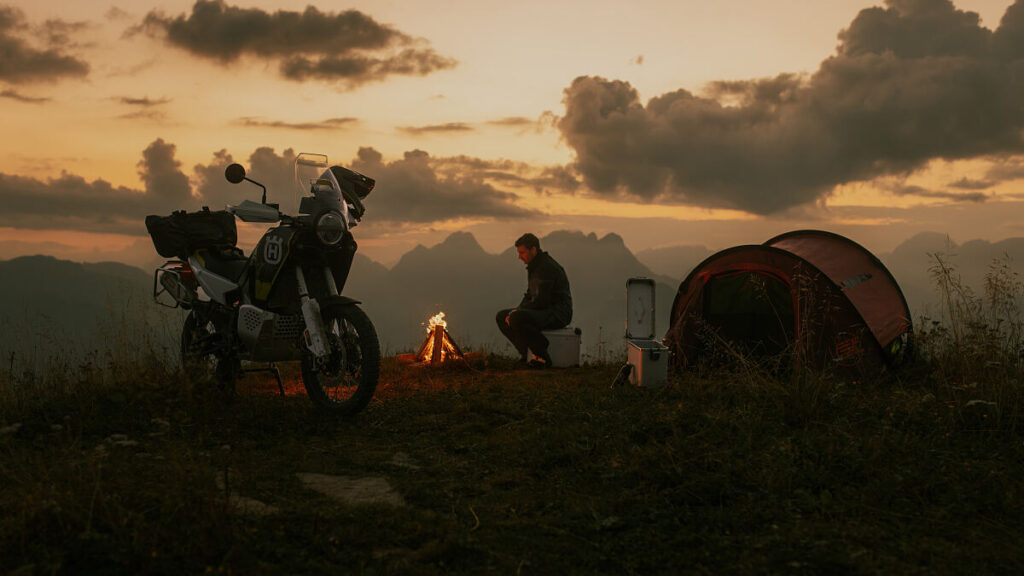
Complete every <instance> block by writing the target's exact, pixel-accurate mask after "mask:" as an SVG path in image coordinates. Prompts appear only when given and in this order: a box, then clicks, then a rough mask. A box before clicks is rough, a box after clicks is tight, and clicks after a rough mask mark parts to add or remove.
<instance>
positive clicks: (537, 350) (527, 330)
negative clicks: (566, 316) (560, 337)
mask: <svg viewBox="0 0 1024 576" xmlns="http://www.w3.org/2000/svg"><path fill="white" fill-rule="evenodd" d="M509 314H511V316H509ZM506 317H507V318H508V319H509V322H508V324H506V323H505V318H506ZM495 320H496V321H497V322H498V329H499V330H501V333H502V334H504V335H505V337H506V338H508V339H509V340H510V341H511V342H512V345H513V346H515V347H516V350H518V351H519V356H520V357H521V358H522V359H523V360H529V358H527V356H526V349H527V348H529V349H530V350H531V351H533V353H534V354H535V355H536V356H538V357H540V358H545V359H546V358H548V339H547V338H546V337H545V336H544V335H543V334H541V330H554V329H556V328H563V327H565V325H566V324H568V322H562V321H560V320H559V319H558V317H557V315H556V314H555V313H554V312H553V311H552V310H549V309H546V310H527V309H520V308H508V309H506V310H502V311H500V312H498V315H497V316H496V317H495Z"/></svg>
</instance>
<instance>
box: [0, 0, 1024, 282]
mask: <svg viewBox="0 0 1024 576" xmlns="http://www.w3.org/2000/svg"><path fill="white" fill-rule="evenodd" d="M307 4H309V3H308V2H307V1H306V0H301V1H299V0H282V1H279V2H275V3H273V4H271V3H268V2H265V1H263V0H239V1H230V2H229V1H226V0H199V1H193V0H168V1H167V2H164V3H160V4H156V3H152V4H138V3H133V4H131V5H130V7H129V8H125V7H121V6H118V5H112V6H111V5H106V6H95V5H88V4H75V5H73V6H66V5H65V4H64V3H61V2H58V1H57V0H39V1H36V2H31V3H30V2H27V1H24V0H17V1H8V2H4V1H2V0H0V41H2V42H3V43H4V44H5V45H7V46H9V47H10V53H9V56H10V57H9V58H8V59H7V62H6V63H5V66H3V67H0V118H3V121H4V125H5V132H6V133H7V136H8V138H6V139H4V141H3V142H0V147H2V151H3V152H4V154H3V155H0V203H3V205H4V206H5V211H4V214H3V217H2V218H0V259H10V258H12V257H14V256H16V255H21V254H28V253H40V254H50V255H54V256H57V257H60V258H62V259H67V260H72V261H103V260H110V261H119V262H126V263H132V264H133V265H141V263H144V262H148V261H150V260H154V259H155V256H156V254H155V251H154V250H153V247H152V244H151V241H150V239H149V237H148V236H147V235H146V232H145V228H144V226H143V224H142V218H143V217H144V216H145V215H146V214H150V213H152V214H165V213H169V212H170V211H172V210H178V209H186V210H196V209H198V208H199V207H200V206H201V205H209V206H211V207H212V208H219V207H221V206H223V205H224V204H226V203H237V202H239V201H241V200H242V199H245V198H249V199H252V198H253V197H256V196H257V189H256V188H255V187H251V186H237V187H232V186H230V185H228V184H226V183H225V182H224V179H223V170H224V167H226V165H227V164H228V163H230V162H232V161H238V162H241V163H242V164H243V165H245V167H246V169H247V171H248V172H249V175H250V176H251V177H252V178H254V179H256V180H259V181H261V182H263V183H264V184H267V185H268V188H269V189H270V198H269V199H270V200H271V201H274V200H275V199H277V200H280V201H282V202H284V203H287V202H288V201H290V200H291V197H290V195H291V194H292V193H291V188H292V186H291V176H290V171H291V165H290V160H291V158H292V157H293V156H294V154H296V153H298V152H303V151H322V152H327V153H328V155H329V156H330V157H331V158H332V160H333V161H334V163H340V164H342V165H345V166H347V167H351V168H353V169H355V170H358V171H361V172H364V173H366V174H367V175H369V176H371V177H373V178H375V179H376V180H377V183H378V184H377V188H376V190H375V191H374V192H373V194H371V195H370V196H369V197H368V198H367V201H366V206H367V214H366V218H365V219H364V221H363V222H362V223H361V224H360V225H359V226H358V227H357V228H355V229H354V230H353V233H354V235H355V237H356V240H357V242H359V244H360V253H362V254H363V255H365V256H367V257H369V258H370V259H371V260H374V261H376V262H378V263H381V264H383V265H385V266H388V267H390V266H393V265H394V264H395V263H396V262H397V261H398V260H399V259H400V258H401V256H402V255H404V254H405V253H407V252H408V251H410V250H412V249H414V248H415V247H416V246H417V245H423V246H432V245H436V244H438V243H440V242H442V241H443V240H444V239H445V238H447V237H448V235H449V234H450V233H452V232H453V231H468V232H472V233H473V235H474V237H475V238H476V239H477V241H478V242H479V243H480V245H481V246H482V247H483V248H484V249H485V251H487V252H489V253H495V251H497V252H496V253H501V252H502V251H504V249H505V248H504V247H506V246H510V245H511V244H512V242H513V241H514V239H515V238H516V237H518V236H519V235H520V234H521V233H522V232H523V231H526V230H530V231H533V232H534V233H536V234H538V235H540V236H543V235H545V234H548V233H550V232H552V231H556V230H570V231H581V232H583V233H584V234H588V233H594V234H596V235H597V236H599V237H603V236H605V235H606V234H609V233H615V234H618V235H619V236H621V237H622V238H623V240H624V242H625V244H626V245H627V246H628V247H629V248H630V250H631V251H632V252H633V253H639V252H642V251H645V250H650V249H657V248H666V247H672V246H705V247H706V248H707V249H709V250H710V251H712V252H714V251H718V250H721V249H724V248H727V247H729V246H735V245H739V244H749V243H760V242H763V241H764V239H766V238H770V237H772V236H774V235H776V234H778V233H781V232H786V231H790V230H795V229H808V228H809V229H823V230H829V231H832V232H836V233H839V234H842V235H844V236H847V237H849V238H851V239H853V240H855V241H857V242H858V243H860V244H862V245H864V246H865V247H866V248H868V249H869V250H871V251H872V252H876V253H884V252H888V251H891V250H893V249H894V248H895V247H896V246H898V245H899V244H900V243H902V242H903V241H905V240H907V239H909V238H911V237H913V236H915V235H916V234H919V233H922V232H936V233H939V234H945V235H947V236H949V237H950V238H952V239H953V240H954V241H955V242H960V243H962V242H966V241H969V240H973V239H980V240H985V241H988V242H998V241H1000V240H1004V239H1007V238H1014V237H1020V236H1024V225H1022V224H1020V222H1021V221H1022V220H1024V219H1022V218H1021V217H1022V216H1024V186H1022V185H1021V183H1022V182H1024V114H1021V112H1020V109H1019V105H1017V104H1016V103H1017V102H1020V101H1021V100H1024V85H1022V83H1021V82H1020V81H1019V79H1018V78H1017V76H1018V75H1016V74H1015V72H1014V71H1015V70H1017V69H1018V68H1019V66H1020V65H1021V62H1022V61H1024V43H1022V42H1021V41H1020V39H1021V38H1024V0H1014V1H1013V2H1011V1H1009V0H998V1H997V0H960V1H957V2H949V1H948V0H925V1H923V2H914V3H910V2H905V1H903V0H888V1H886V2H872V1H866V0H842V1H840V2H833V3H825V4H822V3H818V2H812V1H810V0H795V1H794V2H790V3H786V4H785V5H770V6H769V5H765V4H764V3H760V2H756V1H754V0H745V1H741V2H737V3H732V4H730V5H728V6H722V5H706V4H704V3H691V2H682V3H667V2H660V1H656V0H649V1H644V2H639V3H635V4H634V5H631V6H630V8H629V10H627V11H623V10H622V9H621V8H620V7H618V6H617V5H611V4H604V3H598V4H596V5H595V4H592V3H583V2H581V1H580V2H565V3H559V4H558V5H550V3H541V2H526V3H521V4H517V5H514V6H508V5H504V4H502V3H498V2H491V3H483V4H481V3H475V2H468V1H457V2H450V3H447V4H446V5H445V6H443V7H437V6H436V5H433V4H428V3H426V2H408V3H403V4H402V6H401V7H399V6H397V5H379V3H373V2H370V1H369V0H356V1H353V2H349V3H346V4H343V5H342V4H338V3H336V2H321V3H313V4H309V8H307ZM566 23H574V24H575V25H572V26H566ZM293 26H301V27H302V29H303V30H307V31H308V30H314V31H315V32H316V34H314V35H315V36H316V37H317V38H318V40H320V41H318V42H316V43H311V42H309V41H307V40H306V39H305V37H307V36H308V35H306V34H303V35H298V34H294V32H295V31H296V30H295V29H293ZM209 30H218V31H219V32H218V33H216V34H212V35H211V34H209V32H208V31H209ZM338 30H347V31H349V32H350V34H349V35H347V36H344V35H341V34H338V33H337V31H338ZM454 32H458V33H454ZM523 37H530V38H532V40H531V41H530V42H529V43H526V44H524V43H523V42H522V40H521V39H522V38H523ZM935 118H942V119H943V122H936V121H935ZM53 134H57V135H59V137H57V138H54V137H51V135H53ZM261 231H262V228H260V227H257V226H250V225H245V224H240V226H239V244H240V246H251V245H252V244H254V242H255V240H256V239H257V238H258V236H259V235H260V233H261Z"/></svg>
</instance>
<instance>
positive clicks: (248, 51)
mask: <svg viewBox="0 0 1024 576" xmlns="http://www.w3.org/2000/svg"><path fill="white" fill-rule="evenodd" d="M135 31H136V32H139V31H141V32H145V33H147V34H149V35H151V36H162V37H163V38H164V39H165V40H166V42H167V43H169V44H171V45H172V46H176V47H178V48H181V49H183V50H186V51H188V52H190V53H192V54H194V55H196V56H200V57H203V58H209V59H212V60H216V61H218V62H221V63H225V64H226V63H229V62H232V61H235V60H237V59H238V58H240V57H242V56H251V57H255V58H260V59H264V60H273V61H279V62H280V73H281V75H282V76H284V77H285V78H289V79H292V80H299V81H302V80H307V79H321V80H327V81H338V82H341V83H343V84H346V85H348V86H349V87H354V86H358V85H360V84H363V83H366V82H371V81H379V80H383V79H384V78H386V77H388V76H391V75H419V76H423V75H426V74H430V73H431V72H435V71H438V70H445V69H448V68H452V67H454V66H455V64H456V62H455V61H454V60H452V59H450V58H446V57H443V56H440V55H438V54H437V53H436V52H435V51H434V50H433V49H431V48H430V47H429V46H428V45H426V43H425V41H423V40H417V39H414V38H412V37H410V36H409V35H407V34H405V33H403V32H401V31H399V30H396V29H394V28H392V27H391V26H387V25H385V24H381V23H379V22H377V21H375V20H374V19H373V18H372V17H370V16H368V15H366V14H364V13H362V12H359V11H357V10H346V11H344V12H337V13H331V12H321V11H320V10H318V9H317V8H315V7H314V6H308V7H306V9H305V10H304V11H302V12H294V11H287V10H279V11H276V12H273V13H271V12H265V11H263V10H260V9H258V8H239V7H237V6H230V5H228V4H227V3H225V2H224V1H223V0H197V1H196V3H195V4H194V5H193V6H192V12H191V14H188V15H184V14H183V15H179V16H176V17H171V16H167V15H165V14H163V13H161V12H158V11H152V12H150V13H149V14H147V15H146V17H145V19H144V20H143V22H142V24H140V25H139V26H138V27H137V28H136V29H135Z"/></svg>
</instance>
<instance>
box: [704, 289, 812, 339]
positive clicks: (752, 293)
mask: <svg viewBox="0 0 1024 576" xmlns="http://www.w3.org/2000/svg"><path fill="white" fill-rule="evenodd" d="M704 319H705V322H706V323H707V325H708V326H709V327H710V328H712V329H713V330H714V331H715V332H716V334H717V335H718V337H719V338H721V339H722V340H725V341H728V342H732V343H734V344H735V343H742V345H741V347H740V348H739V349H738V350H737V351H739V352H741V353H743V354H749V355H753V356H774V355H776V354H781V353H782V352H785V351H787V350H788V349H789V348H790V346H791V345H792V343H793V332H794V326H795V324H794V319H793V298H792V296H791V295H790V292H789V287H788V286H787V285H786V284H785V283H784V282H782V281H781V280H778V279H776V278H773V277H771V276H768V275H765V274H760V273H757V272H741V273H734V274H728V275H723V276H717V277H714V278H711V279H710V280H709V281H708V283H707V285H706V286H705V288H704Z"/></svg>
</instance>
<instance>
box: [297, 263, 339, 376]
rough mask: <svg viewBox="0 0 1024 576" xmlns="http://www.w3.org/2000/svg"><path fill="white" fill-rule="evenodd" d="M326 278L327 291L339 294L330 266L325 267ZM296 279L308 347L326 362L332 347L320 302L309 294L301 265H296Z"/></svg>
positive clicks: (319, 359)
mask: <svg viewBox="0 0 1024 576" xmlns="http://www.w3.org/2000/svg"><path fill="white" fill-rule="evenodd" d="M324 273H325V279H326V280H327V291H328V292H329V293H330V294H331V295H332V296H336V295H337V294H338V285H337V284H336V283H335V282H334V274H332V273H331V269H330V267H324ZM295 280H296V282H297V283H298V286H299V300H300V301H301V302H302V319H303V320H305V322H306V331H305V332H304V333H303V336H304V338H305V340H306V347H307V348H309V351H310V352H312V353H313V355H314V356H316V359H317V362H318V363H320V362H324V361H326V360H327V358H328V356H330V354H331V347H330V345H329V344H328V342H327V330H326V329H325V328H324V320H323V316H321V315H320V303H319V302H317V301H316V298H311V297H310V296H309V287H308V286H307V285H306V275H305V274H304V273H303V272H302V267H301V266H296V267H295Z"/></svg>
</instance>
